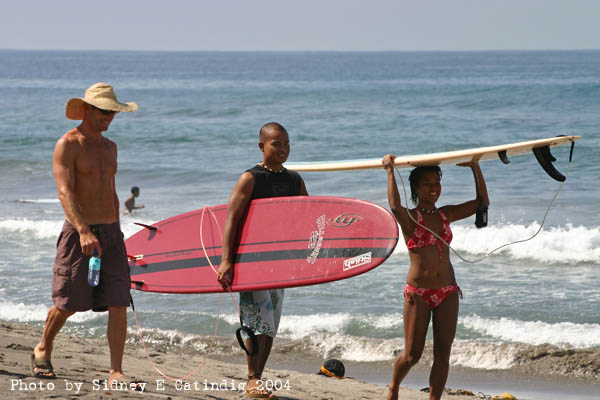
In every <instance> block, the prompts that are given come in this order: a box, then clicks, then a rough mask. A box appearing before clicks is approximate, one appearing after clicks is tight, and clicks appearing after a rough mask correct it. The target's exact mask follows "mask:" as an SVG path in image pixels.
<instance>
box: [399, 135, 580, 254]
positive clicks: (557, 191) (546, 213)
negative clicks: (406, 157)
mask: <svg viewBox="0 0 600 400" xmlns="http://www.w3.org/2000/svg"><path fill="white" fill-rule="evenodd" d="M574 144H575V142H572V143H571V152H570V154H569V163H568V165H567V171H566V172H565V179H564V180H563V181H561V182H560V185H559V186H558V189H557V190H556V193H555V194H554V197H553V198H552V200H551V201H550V204H549V205H548V208H547V209H546V212H545V214H544V218H543V219H542V223H541V224H540V227H539V229H538V230H537V232H535V233H534V234H533V236H531V237H529V238H527V239H521V240H516V241H514V242H510V243H505V244H503V245H501V246H498V247H496V248H495V249H493V250H492V251H490V252H488V253H487V254H485V255H484V256H483V257H480V258H477V259H475V260H468V259H466V258H464V257H463V256H461V255H460V254H459V253H458V252H457V251H456V250H454V248H453V247H452V246H450V244H449V243H448V242H446V241H445V240H444V239H442V238H441V237H440V236H439V235H438V234H437V233H435V232H434V231H433V230H431V229H429V228H428V227H426V226H425V225H423V224H420V223H419V222H418V221H416V220H415V219H414V217H413V216H412V215H411V213H410V212H409V210H408V195H407V194H406V185H405V184H404V179H402V174H400V171H399V170H398V167H396V166H395V165H394V168H395V170H396V172H397V173H398V176H399V177H400V182H401V183H402V190H403V192H404V201H405V202H406V206H407V207H406V213H407V214H408V217H409V218H410V219H411V220H412V221H413V222H414V223H415V224H417V225H419V226H420V227H422V228H423V229H425V230H426V231H428V232H429V233H431V234H432V235H433V236H435V237H436V238H437V239H439V240H441V241H442V243H444V245H446V247H448V249H449V250H452V252H453V253H454V254H456V256H457V257H458V258H460V259H461V260H463V261H464V262H467V263H471V264H475V263H478V262H479V261H481V260H483V259H485V258H487V257H489V256H490V255H492V254H493V253H495V252H496V251H498V250H500V249H502V248H504V247H507V246H511V245H513V244H517V243H523V242H527V241H529V240H532V239H533V238H534V237H536V236H537V235H538V234H539V233H540V232H541V231H542V228H543V227H544V223H545V222H546V218H547V217H548V214H549V213H550V209H551V208H552V205H553V204H554V201H555V200H556V198H557V197H558V194H559V193H560V191H561V190H562V187H563V185H564V183H565V182H566V181H567V179H566V178H567V177H568V176H569V171H570V170H571V163H572V160H573V147H574Z"/></svg>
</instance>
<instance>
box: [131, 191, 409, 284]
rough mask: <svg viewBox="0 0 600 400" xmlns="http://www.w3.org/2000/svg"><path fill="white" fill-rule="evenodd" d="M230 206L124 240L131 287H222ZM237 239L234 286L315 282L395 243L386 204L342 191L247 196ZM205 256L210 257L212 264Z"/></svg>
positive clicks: (352, 269)
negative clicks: (335, 194) (223, 248)
mask: <svg viewBox="0 0 600 400" xmlns="http://www.w3.org/2000/svg"><path fill="white" fill-rule="evenodd" d="M226 215H227V205H220V206H215V207H207V208H204V209H201V210H196V211H191V212H188V213H185V214H181V215H177V216H175V217H171V218H168V219H165V220H163V221H160V222H157V223H155V224H153V225H151V226H148V225H143V226H145V227H144V229H142V230H141V231H139V232H137V233H135V234H134V235H132V236H131V237H130V238H129V239H127V240H126V241H125V244H126V246H127V254H128V257H129V267H130V271H131V281H132V283H131V287H132V288H133V289H137V290H143V291H149V292H162V293H215V292H222V291H223V289H222V287H221V285H220V284H219V283H218V282H217V278H216V273H215V270H213V267H211V264H212V266H214V268H218V267H219V264H220V262H221V238H222V232H223V227H224V225H225V218H226ZM241 226H242V228H241V229H240V230H239V234H238V238H237V240H236V244H237V247H236V256H235V261H234V263H235V264H234V268H235V274H234V281H233V285H232V290H233V291H246V290H261V289H275V288H286V287H294V286H304V285H315V284H320V283H325V282H331V281H335V280H339V279H346V278H350V277H352V276H356V275H359V274H362V273H364V272H367V271H369V270H371V269H373V268H375V267H377V266H378V265H380V264H381V263H383V262H384V261H385V260H386V259H387V258H388V257H389V256H390V254H392V251H393V250H394V248H395V247H396V243H397V242H398V224H397V223H396V219H395V218H394V216H393V215H392V214H391V213H390V212H389V211H387V210H386V209H385V208H383V207H381V206H379V205H377V204H374V203H370V202H367V201H363V200H356V199H349V198H343V197H317V196H295V197H277V198H269V199H259V200H253V201H251V202H250V205H249V207H248V211H247V213H246V214H245V216H244V219H243V220H242V222H241ZM209 260H210V263H209Z"/></svg>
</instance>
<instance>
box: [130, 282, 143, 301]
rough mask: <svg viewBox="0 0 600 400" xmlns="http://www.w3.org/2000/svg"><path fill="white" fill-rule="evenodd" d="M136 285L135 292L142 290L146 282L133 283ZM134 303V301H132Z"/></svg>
mask: <svg viewBox="0 0 600 400" xmlns="http://www.w3.org/2000/svg"><path fill="white" fill-rule="evenodd" d="M131 283H133V284H134V285H135V290H142V286H144V282H143V281H142V282H140V281H131ZM131 301H132V302H133V300H131Z"/></svg>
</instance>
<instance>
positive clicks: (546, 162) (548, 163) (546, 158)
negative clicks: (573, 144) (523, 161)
mask: <svg viewBox="0 0 600 400" xmlns="http://www.w3.org/2000/svg"><path fill="white" fill-rule="evenodd" d="M532 151H533V154H535V158H537V160H538V162H539V163H540V165H541V166H542V168H543V169H544V171H546V173H547V174H548V175H550V177H552V178H553V179H556V180H557V181H559V182H564V181H565V179H567V178H566V177H565V176H564V175H563V174H561V173H560V172H558V170H557V169H556V168H554V165H553V164H552V163H553V162H554V161H556V158H554V156H553V155H552V153H550V146H543V147H536V148H534V149H532ZM571 151H572V149H571Z"/></svg>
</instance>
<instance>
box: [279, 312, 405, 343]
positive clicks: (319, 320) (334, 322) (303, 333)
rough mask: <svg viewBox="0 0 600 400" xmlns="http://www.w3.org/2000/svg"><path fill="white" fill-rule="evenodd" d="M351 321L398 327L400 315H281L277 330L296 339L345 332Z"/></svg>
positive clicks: (392, 327) (388, 327)
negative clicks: (317, 334) (318, 334)
mask: <svg viewBox="0 0 600 400" xmlns="http://www.w3.org/2000/svg"><path fill="white" fill-rule="evenodd" d="M351 323H357V324H362V325H366V326H369V327H373V328H374V329H394V328H397V329H400V327H401V326H402V315H401V314H397V313H395V314H391V315H382V316H372V315H368V314H350V313H337V314H328V313H319V314H312V315H283V316H282V317H281V322H280V324H279V332H280V333H281V334H282V335H284V336H285V337H287V338H290V339H295V340H298V339H302V338H305V337H308V336H311V335H313V334H316V333H338V332H345V331H346V330H347V328H348V327H349V325H350V324H351Z"/></svg>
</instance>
